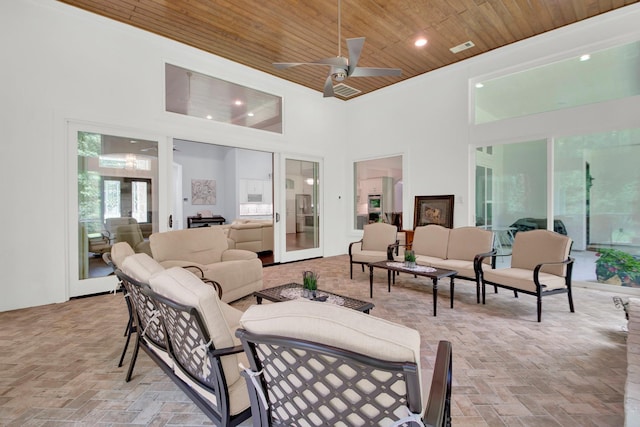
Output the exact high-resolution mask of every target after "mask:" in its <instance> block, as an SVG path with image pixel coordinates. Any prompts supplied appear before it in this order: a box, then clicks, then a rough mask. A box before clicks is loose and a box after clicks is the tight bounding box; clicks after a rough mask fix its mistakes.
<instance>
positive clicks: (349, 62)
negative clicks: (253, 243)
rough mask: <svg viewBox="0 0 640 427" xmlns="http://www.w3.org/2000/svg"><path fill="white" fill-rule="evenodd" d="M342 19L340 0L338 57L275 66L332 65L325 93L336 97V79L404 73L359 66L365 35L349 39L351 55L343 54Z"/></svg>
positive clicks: (279, 63)
mask: <svg viewBox="0 0 640 427" xmlns="http://www.w3.org/2000/svg"><path fill="white" fill-rule="evenodd" d="M340 19H341V17H340V0H338V56H337V57H335V58H324V59H318V60H315V61H311V62H274V63H273V66H274V67H276V68H277V69H279V70H284V69H287V68H290V67H297V66H298V65H325V66H326V65H328V66H330V67H331V68H330V69H329V74H328V75H327V78H326V80H325V82H324V89H323V95H324V97H325V98H330V97H334V96H335V95H336V92H335V91H334V86H333V80H335V81H336V82H343V81H344V80H346V79H347V78H349V77H384V76H399V75H401V74H402V70H401V69H399V68H374V67H358V61H359V60H360V54H361V53H362V46H363V45H364V40H365V38H364V37H356V38H350V39H347V49H348V50H349V57H348V58H345V57H344V56H342V49H341V46H340V41H341V39H342V34H341V22H340ZM358 92H359V91H358ZM339 95H341V94H339Z"/></svg>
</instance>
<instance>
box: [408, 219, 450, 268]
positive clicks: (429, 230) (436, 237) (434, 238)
mask: <svg viewBox="0 0 640 427" xmlns="http://www.w3.org/2000/svg"><path fill="white" fill-rule="evenodd" d="M449 231H450V230H449V229H448V228H446V227H443V226H441V225H435V224H429V225H424V226H422V227H416V229H415V230H414V232H413V243H412V244H411V249H413V251H414V252H415V253H416V255H426V256H430V257H435V258H441V259H446V258H447V246H448V244H449Z"/></svg>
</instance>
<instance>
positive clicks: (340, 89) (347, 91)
mask: <svg viewBox="0 0 640 427" xmlns="http://www.w3.org/2000/svg"><path fill="white" fill-rule="evenodd" d="M360 92H362V91H361V90H358V89H356V88H354V87H351V86H347V85H346V84H344V83H338V84H337V85H335V86H334V87H333V93H334V94H336V95H340V96H341V97H343V98H350V97H352V96H354V95H357V94H359V93H360Z"/></svg>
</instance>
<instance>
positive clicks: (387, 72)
mask: <svg viewBox="0 0 640 427" xmlns="http://www.w3.org/2000/svg"><path fill="white" fill-rule="evenodd" d="M349 68H351V67H349ZM401 74H402V70H401V69H400V68H373V67H357V68H356V69H354V70H353V71H352V72H351V71H350V74H349V76H350V77H382V76H399V75H401Z"/></svg>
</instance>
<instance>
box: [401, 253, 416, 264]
mask: <svg viewBox="0 0 640 427" xmlns="http://www.w3.org/2000/svg"><path fill="white" fill-rule="evenodd" d="M404 260H405V261H407V262H416V253H415V252H414V251H404Z"/></svg>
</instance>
